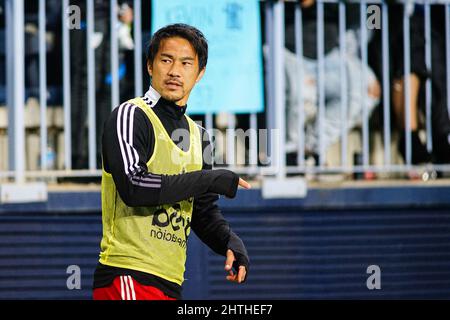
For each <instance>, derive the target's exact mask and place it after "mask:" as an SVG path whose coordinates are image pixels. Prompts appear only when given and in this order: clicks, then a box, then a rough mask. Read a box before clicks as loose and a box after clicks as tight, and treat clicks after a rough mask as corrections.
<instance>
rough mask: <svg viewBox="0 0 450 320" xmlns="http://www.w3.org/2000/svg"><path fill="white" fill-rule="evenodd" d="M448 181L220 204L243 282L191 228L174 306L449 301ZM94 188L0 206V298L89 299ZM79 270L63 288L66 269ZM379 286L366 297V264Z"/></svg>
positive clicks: (96, 208) (97, 227) (96, 224)
mask: <svg viewBox="0 0 450 320" xmlns="http://www.w3.org/2000/svg"><path fill="white" fill-rule="evenodd" d="M449 195H450V186H409V187H392V186H391V187H364V188H337V189H311V190H309V192H308V196H307V197H306V198H304V199H287V200H284V199H283V200H282V199H277V200H265V199H262V198H261V194H260V190H251V191H240V192H239V193H238V196H237V198H236V199H234V200H227V199H221V200H220V205H221V207H222V209H223V213H224V215H225V217H226V218H227V219H228V220H229V221H230V223H231V225H232V227H233V229H234V230H235V232H237V233H238V234H239V235H240V236H241V237H242V238H243V240H244V241H245V243H246V245H247V248H248V251H249V254H250V259H251V266H250V273H249V278H248V281H247V282H246V283H245V285H242V286H237V285H234V284H231V283H227V281H226V280H225V273H224V271H223V264H224V259H223V257H219V256H217V255H215V254H213V253H212V252H211V251H210V250H209V249H208V248H207V247H206V246H204V245H203V244H202V243H201V242H200V241H199V240H198V239H197V238H196V237H195V235H194V234H193V233H192V234H191V238H190V240H189V245H188V250H189V258H188V263H187V271H186V279H187V280H186V282H185V286H184V298H185V299H329V298H343V299H346V298H350V299H355V298H356V299H372V298H375V299H380V298H382V299H389V298H402V299H403V298H447V299H448V298H450V197H449ZM100 238H101V213H100V193H99V192H50V193H49V201H48V202H47V203H41V204H22V205H0V299H91V297H92V275H93V271H94V268H95V265H96V263H97V259H98V251H99V242H100ZM70 265H76V266H79V267H80V270H81V289H79V290H77V289H73V290H69V289H68V288H67V285H66V281H67V279H68V277H69V276H70V274H68V273H67V268H68V267H69V266H70ZM374 265H375V266H378V267H379V268H380V275H381V276H380V280H381V282H380V283H381V288H380V289H373V290H369V289H368V287H367V280H368V279H369V277H370V276H371V274H370V273H368V272H367V269H368V267H369V266H374Z"/></svg>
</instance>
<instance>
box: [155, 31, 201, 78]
mask: <svg viewBox="0 0 450 320" xmlns="http://www.w3.org/2000/svg"><path fill="white" fill-rule="evenodd" d="M172 37H180V38H183V39H186V40H187V41H189V43H190V44H191V45H192V46H193V47H194V50H195V52H196V53H197V56H198V65H199V68H200V69H199V70H202V69H203V68H205V67H206V63H207V61H208V42H207V41H206V38H205V36H204V35H203V33H202V32H201V31H200V30H198V29H197V28H195V27H193V26H190V25H187V24H184V23H175V24H169V25H167V26H165V27H162V28H161V29H159V30H158V31H156V32H155V34H154V35H153V36H152V38H151V40H150V42H149V44H148V46H147V53H146V54H147V64H148V63H149V62H150V63H153V60H154V59H155V56H156V54H157V53H158V50H159V45H160V44H161V41H162V40H164V39H167V38H172Z"/></svg>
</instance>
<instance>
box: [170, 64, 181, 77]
mask: <svg viewBox="0 0 450 320" xmlns="http://www.w3.org/2000/svg"><path fill="white" fill-rule="evenodd" d="M180 68H181V64H180V63H179V62H174V63H173V64H172V66H171V68H170V69H169V73H168V74H169V76H171V77H180V76H181V73H180V70H181V69H180Z"/></svg>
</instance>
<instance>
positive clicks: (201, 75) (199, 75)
mask: <svg viewBox="0 0 450 320" xmlns="http://www.w3.org/2000/svg"><path fill="white" fill-rule="evenodd" d="M205 71H206V67H204V68H203V69H202V70H201V71H200V72H199V73H198V76H197V80H195V83H197V82H199V81H200V80H201V79H202V78H203V75H204V74H205Z"/></svg>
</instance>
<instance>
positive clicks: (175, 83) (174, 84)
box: [166, 81, 182, 89]
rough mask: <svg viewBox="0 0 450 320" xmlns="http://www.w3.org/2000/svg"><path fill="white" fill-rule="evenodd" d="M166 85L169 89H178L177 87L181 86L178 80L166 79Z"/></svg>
mask: <svg viewBox="0 0 450 320" xmlns="http://www.w3.org/2000/svg"><path fill="white" fill-rule="evenodd" d="M166 86H167V87H168V88H169V89H178V88H179V87H181V86H182V85H181V83H180V82H178V81H166Z"/></svg>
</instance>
